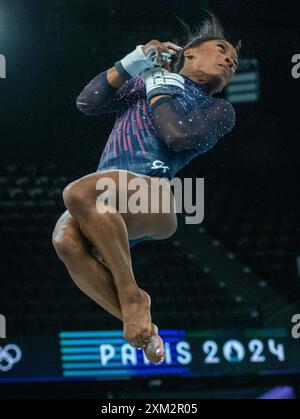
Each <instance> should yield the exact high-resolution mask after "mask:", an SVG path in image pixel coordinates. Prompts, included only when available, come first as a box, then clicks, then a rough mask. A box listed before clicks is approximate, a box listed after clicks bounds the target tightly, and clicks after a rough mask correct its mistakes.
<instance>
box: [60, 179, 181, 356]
mask: <svg viewBox="0 0 300 419" xmlns="http://www.w3.org/2000/svg"><path fill="white" fill-rule="evenodd" d="M107 175H108V174H107V173H105V176H107ZM116 175H117V173H116V172H111V173H109V176H111V177H112V178H114V179H115V180H116V183H118V180H117V178H116ZM101 176H103V174H102V175H101V174H99V173H97V174H93V175H89V176H86V177H84V178H82V179H80V180H79V181H77V182H74V183H73V184H71V186H70V187H69V188H68V189H67V190H66V191H65V193H64V198H65V203H66V206H67V207H68V208H69V210H70V209H71V211H73V215H75V216H77V217H78V218H77V220H75V217H74V218H72V217H70V215H69V214H68V213H67V214H66V215H64V216H63V217H62V219H61V220H60V221H59V222H58V224H57V227H56V230H55V233H54V240H53V241H54V246H55V248H56V250H57V252H58V254H59V256H60V258H61V259H62V260H63V261H64V263H65V264H66V266H67V268H68V270H69V272H70V275H71V277H72V278H73V280H74V281H75V282H76V283H77V285H78V286H79V288H81V289H82V290H83V291H84V292H85V293H86V294H87V295H89V296H90V297H91V298H92V299H93V300H95V301H96V302H98V304H100V305H101V306H102V307H103V308H105V309H106V310H107V311H109V312H110V313H111V314H113V315H115V316H116V317H117V318H119V319H120V320H122V321H123V323H124V338H125V339H126V340H128V341H129V342H130V343H131V344H132V346H135V347H145V345H147V344H148V342H149V340H150V338H151V337H152V336H153V335H155V334H156V336H157V328H156V327H155V326H154V325H153V324H152V322H151V314H150V305H151V299H150V296H149V295H148V294H147V293H146V292H145V291H143V290H141V289H140V288H139V287H138V285H137V283H136V281H135V279H134V275H133V272H132V265H131V257H130V250H129V245H128V236H129V238H137V237H142V236H145V235H147V236H151V237H155V238H166V237H169V236H171V235H172V234H173V233H174V231H175V230H176V228H177V224H176V215H175V214H174V213H173V214H172V215H170V214H119V213H115V214H99V213H97V211H96V206H95V199H96V195H95V193H96V187H95V182H96V181H97V180H98V179H99V177H101ZM133 176H134V175H133V174H128V177H129V179H130V178H132V177H133ZM147 178H148V177H147ZM145 192H147V193H148V192H149V191H148V190H147V191H145ZM98 193H100V192H98ZM107 215H109V216H108V217H107ZM133 217H134V218H135V219H136V220H137V221H136V220H134V219H133ZM79 225H80V227H79ZM99 238H100V239H99ZM87 243H92V245H93V246H95V248H96V249H97V252H98V255H101V258H100V260H99V261H96V260H95V259H94V258H93V257H92V256H91V254H90V252H89V250H88V246H87ZM100 277H101V279H100ZM151 341H152V342H153V339H151ZM154 346H155V349H159V353H158V355H155V354H154V353H153V345H149V351H148V352H149V353H148V354H147V348H146V350H145V353H146V356H147V357H148V359H149V360H150V361H152V362H155V363H157V362H159V361H160V360H161V358H162V355H163V353H164V350H163V344H162V341H161V339H160V338H159V337H157V339H156V341H155V345H154ZM150 347H151V350H152V353H151V351H150Z"/></svg>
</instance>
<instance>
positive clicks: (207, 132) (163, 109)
mask: <svg viewBox="0 0 300 419" xmlns="http://www.w3.org/2000/svg"><path fill="white" fill-rule="evenodd" d="M152 74H153V71H152ZM144 80H145V84H146V89H147V97H148V100H149V102H150V104H151V111H152V114H153V122H154V125H155V128H156V131H157V132H158V134H159V136H160V137H161V138H162V139H163V140H164V142H165V143H166V144H167V146H168V147H169V148H171V149H172V150H173V151H174V152H181V151H188V150H196V151H199V152H201V153H204V152H206V151H208V150H209V149H210V148H212V147H213V146H214V145H215V144H216V143H217V142H218V141H219V139H220V138H222V137H224V136H225V135H226V134H228V133H229V132H230V131H231V130H232V128H233V127H234V125H235V121H236V117H235V110H234V108H233V106H232V105H231V104H230V103H229V102H227V101H226V100H224V99H216V98H212V101H211V103H210V104H207V105H206V106H205V107H203V106H201V107H200V106H199V107H196V108H194V109H192V110H191V111H188V112H186V111H185V108H184V106H183V104H182V100H183V90H184V79H183V78H182V76H180V75H179V74H174V73H168V72H164V71H163V74H161V73H159V72H157V73H156V76H155V77H154V80H153V77H152V80H151V79H150V78H149V73H148V77H145V78H144Z"/></svg>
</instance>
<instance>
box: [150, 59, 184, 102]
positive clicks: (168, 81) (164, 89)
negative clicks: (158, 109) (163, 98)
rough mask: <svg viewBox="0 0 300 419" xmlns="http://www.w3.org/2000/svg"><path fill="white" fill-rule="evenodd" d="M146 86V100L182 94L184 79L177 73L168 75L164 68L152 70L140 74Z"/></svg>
mask: <svg viewBox="0 0 300 419" xmlns="http://www.w3.org/2000/svg"><path fill="white" fill-rule="evenodd" d="M142 77H143V79H144V82H145V86H146V93H147V99H148V100H150V99H151V98H153V97H154V96H159V95H170V96H173V95H175V94H182V93H183V91H184V89H185V87H184V83H185V80H184V78H183V77H182V76H181V75H180V74H177V73H170V72H169V71H168V70H166V69H164V68H158V67H157V68H152V69H149V70H146V71H144V72H143V73H142Z"/></svg>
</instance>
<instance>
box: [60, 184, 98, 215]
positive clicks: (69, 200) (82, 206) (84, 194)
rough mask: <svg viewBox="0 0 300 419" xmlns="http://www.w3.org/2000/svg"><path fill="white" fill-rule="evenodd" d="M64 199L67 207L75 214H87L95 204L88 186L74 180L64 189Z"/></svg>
mask: <svg viewBox="0 0 300 419" xmlns="http://www.w3.org/2000/svg"><path fill="white" fill-rule="evenodd" d="M63 200H64V204H65V206H66V208H67V209H68V210H69V211H70V213H71V214H72V215H73V216H75V217H76V216H77V217H79V216H84V217H85V216H87V215H88V213H89V212H90V210H91V206H92V205H95V200H94V199H91V196H90V195H89V192H88V190H87V188H84V187H82V186H81V185H80V183H77V182H73V183H71V184H70V185H68V186H67V187H66V188H65V189H64V191H63Z"/></svg>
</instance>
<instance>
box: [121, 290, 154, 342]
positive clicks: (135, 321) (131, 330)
mask: <svg viewBox="0 0 300 419" xmlns="http://www.w3.org/2000/svg"><path fill="white" fill-rule="evenodd" d="M150 307H151V298H150V296H149V294H148V293H147V292H145V291H143V290H141V292H140V294H139V295H138V296H137V297H136V298H134V299H131V301H130V302H128V303H127V304H125V305H124V306H123V307H122V317H123V336H124V339H125V340H127V342H129V343H130V345H132V346H133V347H135V348H142V347H143V346H145V345H146V344H147V343H148V342H149V340H150V338H151V333H152V326H151V313H150Z"/></svg>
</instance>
